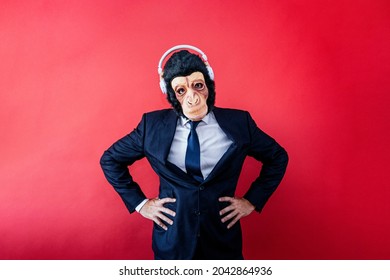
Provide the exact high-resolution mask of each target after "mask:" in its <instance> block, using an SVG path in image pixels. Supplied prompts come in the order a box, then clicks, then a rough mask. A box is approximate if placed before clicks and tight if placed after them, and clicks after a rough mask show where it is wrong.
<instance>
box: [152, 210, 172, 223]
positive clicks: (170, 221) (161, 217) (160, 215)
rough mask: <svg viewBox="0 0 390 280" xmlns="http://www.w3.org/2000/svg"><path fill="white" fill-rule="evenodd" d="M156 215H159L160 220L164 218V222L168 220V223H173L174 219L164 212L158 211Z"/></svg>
mask: <svg viewBox="0 0 390 280" xmlns="http://www.w3.org/2000/svg"><path fill="white" fill-rule="evenodd" d="M156 216H157V217H158V218H159V219H160V220H163V221H164V222H166V223H167V224H170V225H173V221H172V220H171V219H169V218H168V217H167V216H165V215H164V214H162V213H158V214H157V215H156Z"/></svg>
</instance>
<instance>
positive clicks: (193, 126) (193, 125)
mask: <svg viewBox="0 0 390 280" xmlns="http://www.w3.org/2000/svg"><path fill="white" fill-rule="evenodd" d="M200 122H201V121H190V126H191V130H195V129H196V127H197V126H198V124H199V123H200Z"/></svg>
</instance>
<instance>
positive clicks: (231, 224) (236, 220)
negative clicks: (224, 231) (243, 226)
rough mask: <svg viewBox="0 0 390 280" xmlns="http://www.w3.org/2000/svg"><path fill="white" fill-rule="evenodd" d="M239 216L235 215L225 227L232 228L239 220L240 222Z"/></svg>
mask: <svg viewBox="0 0 390 280" xmlns="http://www.w3.org/2000/svg"><path fill="white" fill-rule="evenodd" d="M240 218H241V216H240V215H237V216H236V217H235V218H234V219H233V220H232V221H231V222H230V223H229V224H228V226H227V228H228V229H229V228H231V227H232V226H234V225H235V224H236V223H237V222H238V221H239V220H240Z"/></svg>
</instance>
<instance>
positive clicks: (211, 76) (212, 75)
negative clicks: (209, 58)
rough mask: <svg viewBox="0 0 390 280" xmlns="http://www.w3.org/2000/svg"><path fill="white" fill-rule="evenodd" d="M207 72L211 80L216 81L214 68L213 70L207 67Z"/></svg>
mask: <svg viewBox="0 0 390 280" xmlns="http://www.w3.org/2000/svg"><path fill="white" fill-rule="evenodd" d="M206 68H207V71H208V73H209V76H210V79H211V80H213V81H214V71H213V68H211V66H210V65H206Z"/></svg>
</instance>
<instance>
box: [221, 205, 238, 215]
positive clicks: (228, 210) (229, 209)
mask: <svg viewBox="0 0 390 280" xmlns="http://www.w3.org/2000/svg"><path fill="white" fill-rule="evenodd" d="M235 209H236V208H235V207H234V206H233V205H229V206H226V207H225V208H223V209H222V210H221V211H219V215H221V216H222V215H224V214H226V213H227V212H230V211H233V210H235Z"/></svg>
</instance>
